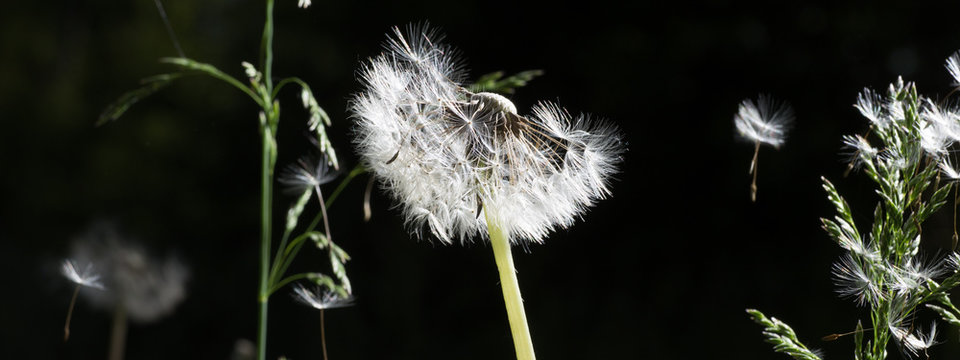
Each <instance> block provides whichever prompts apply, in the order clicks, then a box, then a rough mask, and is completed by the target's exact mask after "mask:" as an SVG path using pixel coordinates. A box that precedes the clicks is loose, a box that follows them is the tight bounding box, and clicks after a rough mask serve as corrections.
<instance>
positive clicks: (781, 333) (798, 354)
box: [747, 309, 820, 360]
mask: <svg viewBox="0 0 960 360" xmlns="http://www.w3.org/2000/svg"><path fill="white" fill-rule="evenodd" d="M747 313H748V314H750V319H751V320H753V322H755V323H757V324H759V325H760V326H763V336H764V337H766V341H767V342H768V343H770V344H773V350H774V351H776V352H779V353H783V354H787V355H790V357H792V358H794V359H797V360H820V356H818V355H817V354H816V353H814V352H813V351H810V349H808V348H807V347H806V346H804V345H803V344H802V343H800V340H797V334H796V333H794V332H793V329H792V328H790V326H788V325H787V324H786V323H784V322H782V321H780V320H777V318H767V317H766V316H765V315H763V313H762V312H760V311H759V310H755V309H747Z"/></svg>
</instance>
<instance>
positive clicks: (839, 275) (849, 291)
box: [832, 255, 881, 306]
mask: <svg viewBox="0 0 960 360" xmlns="http://www.w3.org/2000/svg"><path fill="white" fill-rule="evenodd" d="M832 273H833V278H834V284H836V286H837V293H838V294H840V296H843V297H850V298H854V299H856V300H857V304H858V305H861V306H863V305H865V304H867V303H873V302H875V301H876V300H878V299H879V297H880V296H881V295H880V290H879V288H878V287H877V286H876V285H875V284H874V282H873V280H871V279H870V277H869V276H867V274H866V272H865V270H864V268H863V266H862V265H861V264H860V261H858V260H856V259H854V258H853V257H852V256H850V255H846V256H844V257H843V258H841V259H840V261H839V262H837V263H835V264H833V271H832Z"/></svg>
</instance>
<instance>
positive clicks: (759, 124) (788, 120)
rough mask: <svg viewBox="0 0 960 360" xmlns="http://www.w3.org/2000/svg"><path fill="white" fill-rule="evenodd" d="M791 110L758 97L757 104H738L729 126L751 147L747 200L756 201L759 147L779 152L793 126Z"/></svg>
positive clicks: (786, 105)
mask: <svg viewBox="0 0 960 360" xmlns="http://www.w3.org/2000/svg"><path fill="white" fill-rule="evenodd" d="M793 119H794V116H793V110H792V109H791V108H790V106H789V105H788V104H787V103H781V102H777V101H775V100H773V99H771V98H770V97H769V96H767V95H760V96H759V97H758V98H757V101H756V102H754V101H753V100H750V99H746V100H744V101H743V102H741V103H740V107H739V109H738V111H737V114H736V115H734V117H733V123H734V125H735V126H736V128H737V132H738V133H739V134H740V136H741V137H742V138H743V139H745V140H747V141H750V142H753V143H754V144H755V146H754V150H753V159H752V160H750V174H751V175H753V180H752V182H751V183H750V201H754V202H755V201H757V158H758V156H759V154H760V145H761V144H767V145H770V146H773V147H774V148H775V149H779V148H780V146H782V145H783V143H784V142H786V140H787V132H788V131H789V130H790V126H791V125H792V123H793Z"/></svg>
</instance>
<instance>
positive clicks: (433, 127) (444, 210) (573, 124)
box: [352, 25, 624, 243]
mask: <svg viewBox="0 0 960 360" xmlns="http://www.w3.org/2000/svg"><path fill="white" fill-rule="evenodd" d="M441 39H442V36H441V35H440V34H439V33H438V32H437V31H436V30H434V29H431V28H429V27H428V26H426V25H414V26H410V27H408V31H407V32H406V33H403V32H401V31H400V30H399V29H398V28H395V29H394V34H393V36H392V37H390V38H389V39H388V41H387V43H386V45H385V47H384V48H385V51H384V53H382V54H380V55H379V56H377V57H375V58H373V59H371V60H370V61H369V62H367V63H365V64H363V65H362V68H361V70H360V79H361V81H362V82H363V84H364V90H363V92H361V93H360V94H358V95H357V96H356V97H355V98H354V99H353V102H352V112H353V114H354V117H355V118H356V119H357V123H358V125H357V128H356V138H355V140H354V142H355V144H356V146H357V148H358V150H359V153H360V154H361V155H362V158H363V159H364V162H365V165H366V166H367V167H368V168H369V169H371V170H372V172H373V173H374V174H376V175H377V177H378V178H379V179H380V180H381V184H382V185H383V187H384V188H385V189H386V190H387V191H388V192H389V193H391V194H392V196H393V197H394V198H395V199H397V200H398V202H399V203H400V204H401V205H400V206H401V207H402V209H403V212H404V214H405V215H406V216H405V218H406V222H407V224H408V226H409V227H410V228H411V229H413V232H414V233H415V234H417V235H418V236H424V235H427V234H430V235H432V236H433V237H434V238H436V239H439V240H440V241H442V242H445V243H450V242H453V241H454V240H456V239H459V240H461V241H464V242H466V241H469V240H471V239H473V238H475V237H478V236H479V237H484V236H486V217H487V216H494V217H495V218H496V219H498V222H499V223H500V224H499V225H500V226H501V228H502V229H504V230H505V231H506V232H507V233H508V234H509V237H510V239H511V240H512V241H519V240H521V239H522V240H528V241H534V242H538V241H540V240H542V239H543V238H544V237H545V236H546V235H547V234H548V233H549V232H550V231H551V230H553V229H554V228H557V227H566V226H569V225H571V224H572V223H573V222H574V220H575V219H576V218H577V217H579V216H580V215H581V214H582V213H583V212H585V211H586V208H588V207H590V206H592V205H593V204H594V203H595V202H596V201H597V200H599V199H602V198H604V197H606V196H608V195H609V194H610V190H609V185H608V184H609V181H610V178H611V177H612V176H613V175H614V174H615V173H616V172H617V166H618V164H619V163H620V156H621V154H622V153H623V151H624V144H623V141H622V140H621V136H620V133H619V131H618V130H617V129H616V128H615V127H613V126H611V125H608V124H605V123H604V122H601V121H595V120H592V119H590V118H589V117H587V116H583V115H580V116H573V115H571V114H570V113H569V112H567V111H566V110H564V109H563V108H561V107H560V106H558V105H556V104H553V103H548V102H542V103H539V104H537V105H536V106H534V107H533V109H532V110H531V112H530V114H529V115H521V114H520V113H519V111H518V109H517V107H516V105H515V104H513V102H511V101H510V100H509V99H507V98H506V97H504V96H502V95H499V94H493V93H487V92H479V93H472V92H470V91H468V90H467V89H465V88H464V87H463V86H462V79H463V78H464V77H465V76H464V75H463V74H464V73H463V65H462V62H461V61H460V60H459V58H458V57H457V56H456V51H455V50H453V49H452V48H451V47H449V46H447V45H444V44H442V43H440V40H441Z"/></svg>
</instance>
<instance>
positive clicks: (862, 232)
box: [747, 55, 960, 360]
mask: <svg viewBox="0 0 960 360" xmlns="http://www.w3.org/2000/svg"><path fill="white" fill-rule="evenodd" d="M958 60H960V55H954V56H953V57H951V58H950V59H949V60H948V61H947V68H948V70H950V72H951V74H952V75H953V76H954V78H955V79H956V80H957V81H958V84H960V67H958V66H957V65H958V64H960V61H958ZM855 106H856V108H857V109H859V110H860V112H861V114H862V115H863V116H864V117H865V118H867V120H868V121H869V123H870V128H869V131H868V132H867V134H866V135H863V136H859V135H856V136H846V137H845V138H844V142H845V144H846V147H847V149H848V153H850V154H852V157H851V166H852V167H853V168H858V169H862V170H863V173H865V174H866V175H867V176H868V177H869V178H870V179H871V180H872V181H873V182H874V183H875V184H876V186H877V188H876V194H877V195H878V196H879V198H880V200H879V202H878V204H877V205H876V206H875V207H874V209H873V223H872V224H871V225H870V226H869V227H863V226H862V224H861V226H858V225H857V224H856V222H855V221H854V210H853V207H851V206H850V205H849V204H848V203H847V201H846V200H844V198H843V197H842V196H841V195H840V192H839V191H838V190H837V187H836V186H835V185H834V184H833V183H831V182H830V181H829V180H827V179H826V178H824V179H823V188H824V190H825V191H826V193H827V198H828V199H829V201H830V202H831V203H832V204H833V206H834V208H835V209H836V215H835V216H834V217H833V218H831V219H826V218H824V219H821V221H822V224H823V229H824V230H825V231H826V232H827V233H828V234H829V235H830V238H831V239H833V240H834V241H835V242H836V243H837V245H839V246H840V247H841V248H843V249H844V250H846V254H845V255H844V256H843V257H842V258H841V259H840V260H839V261H838V262H837V263H836V264H834V266H833V276H834V281H835V283H836V285H837V286H838V289H837V292H838V293H839V294H840V295H841V296H843V297H848V298H851V299H853V300H854V301H855V302H856V303H857V304H858V305H859V306H862V307H866V308H869V319H863V320H861V321H860V322H858V323H857V326H856V328H855V330H853V331H851V332H849V333H844V334H833V335H828V336H827V337H824V340H835V339H837V338H839V337H841V336H845V335H853V338H854V348H855V349H854V358H855V359H858V360H880V359H885V358H886V357H887V347H888V343H889V342H890V341H891V340H892V341H893V342H894V343H895V344H896V345H897V348H898V349H899V351H900V352H901V353H902V354H904V355H905V356H906V357H919V356H921V355H925V354H926V351H927V349H928V348H929V347H931V346H933V345H934V344H936V333H937V331H936V329H937V327H936V323H933V324H930V325H928V326H927V325H924V324H918V323H917V322H916V321H915V318H916V314H917V312H919V311H921V310H922V309H923V308H922V307H921V306H922V305H925V307H926V308H929V309H931V310H933V311H934V312H935V313H937V314H939V315H940V317H941V318H943V319H944V320H945V321H946V322H947V323H950V324H954V325H957V324H960V321H958V320H957V319H958V315H960V310H958V309H957V308H956V307H955V306H954V305H953V303H952V301H951V300H950V297H949V291H950V289H952V288H954V287H956V286H957V285H958V284H960V272H958V268H960V267H958V264H960V255H958V254H956V253H951V254H950V255H948V256H945V257H932V256H928V255H924V254H922V253H921V251H920V242H921V237H922V234H923V224H924V222H925V221H926V220H927V219H928V218H929V217H930V215H932V214H933V213H935V212H936V211H937V210H939V209H940V208H941V207H943V206H944V205H945V204H947V203H948V201H949V198H950V191H951V190H954V191H956V186H957V184H956V181H957V180H958V179H960V175H958V174H960V173H958V171H957V170H956V169H955V168H954V167H953V166H952V161H951V153H952V149H951V148H952V146H953V145H954V144H955V143H957V142H958V141H960V132H958V131H957V130H958V129H960V109H958V108H956V107H950V106H943V105H940V104H938V103H937V102H935V101H933V100H931V99H929V98H926V97H923V96H920V95H918V94H917V90H916V86H915V85H914V84H913V83H905V82H904V81H903V80H902V79H898V80H897V82H895V83H893V84H891V85H890V87H889V89H888V90H887V93H886V95H884V96H881V95H878V94H877V93H875V92H873V91H871V90H864V91H863V92H862V93H861V94H860V96H859V98H858V101H857V104H856V105H855ZM874 144H876V145H874ZM955 194H956V193H955V192H954V207H956V195H955ZM954 234H956V229H954ZM954 239H956V237H954ZM747 312H748V313H749V314H750V316H751V318H752V319H753V320H754V321H755V322H756V323H758V324H760V325H762V326H763V327H764V332H763V334H764V337H765V338H766V340H767V342H769V343H772V344H774V350H775V351H777V352H781V353H785V354H787V355H790V356H791V357H793V358H795V359H804V360H811V359H820V355H818V354H817V353H816V352H813V351H810V350H809V349H808V348H807V347H806V346H805V345H803V344H802V343H801V342H800V341H799V340H798V338H797V336H796V334H795V333H794V332H793V330H792V329H791V328H790V327H789V326H787V325H786V324H785V323H783V322H781V321H779V320H777V319H775V318H767V317H766V316H765V315H764V314H763V313H761V312H760V311H757V310H752V309H751V310H747ZM861 322H866V323H867V324H869V325H868V326H867V327H864V326H863V325H861Z"/></svg>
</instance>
